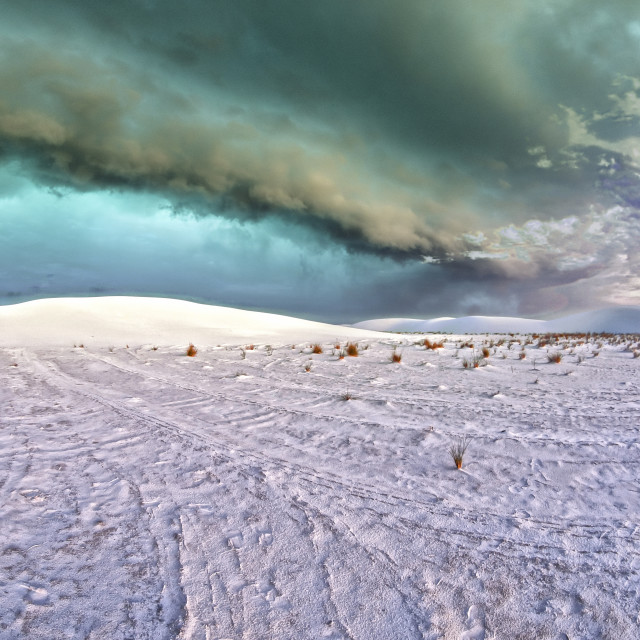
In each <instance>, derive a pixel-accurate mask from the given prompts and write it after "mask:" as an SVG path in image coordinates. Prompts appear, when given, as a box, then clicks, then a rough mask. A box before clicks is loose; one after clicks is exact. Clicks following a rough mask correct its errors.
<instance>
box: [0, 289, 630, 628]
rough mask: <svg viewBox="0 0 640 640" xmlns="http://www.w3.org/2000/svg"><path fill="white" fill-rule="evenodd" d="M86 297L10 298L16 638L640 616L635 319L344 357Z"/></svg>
mask: <svg viewBox="0 0 640 640" xmlns="http://www.w3.org/2000/svg"><path fill="white" fill-rule="evenodd" d="M101 305H105V306H104V307H101ZM185 305H186V306H185ZM81 307H83V305H82V304H80V303H78V302H77V301H66V300H65V301H46V302H44V301H43V302H39V303H28V304H27V305H16V306H15V307H11V308H4V309H0V311H1V313H0V323H1V324H0V329H1V336H2V337H1V344H2V346H1V347H0V403H1V404H0V406H1V407H2V411H1V412H0V530H1V532H2V535H1V536H0V638H2V639H3V640H4V639H12V640H13V639H18V638H29V639H45V638H46V639H47V640H50V639H52V638H55V639H58V638H74V639H76V638H77V639H80V638H90V639H103V638H108V639H109V640H111V639H124V638H135V639H138V638H153V639H154V640H156V639H158V640H162V639H164V638H189V639H203V640H206V639H216V640H222V639H225V638H227V639H230V638H234V639H235V638H244V639H247V640H250V639H256V640H258V639H260V640H264V639H268V638H278V639H280V638H287V639H291V640H293V639H295V640H301V639H314V640H316V639H335V640H337V639H338V638H348V639H351V640H378V639H398V640H400V639H403V640H404V639H407V638H426V639H429V640H436V639H437V638H446V639H449V638H455V639H465V640H471V639H475V640H479V639H483V638H484V639H486V640H489V639H490V638H497V639H504V638H508V639H511V638H519V639H521V640H526V639H531V640H533V639H538V638H552V639H556V638H615V639H616V640H632V639H637V638H638V637H640V618H639V612H640V588H639V585H640V554H639V553H638V549H639V548H640V547H639V545H640V517H639V514H640V476H639V473H638V472H639V468H640V440H639V438H638V427H639V420H638V416H639V415H640V392H639V389H640V386H639V383H640V375H639V372H640V358H634V357H633V352H632V350H630V349H633V348H634V347H635V345H636V344H637V340H638V338H636V341H635V342H634V343H633V344H631V343H630V342H625V343H616V342H614V341H611V342H609V343H604V344H603V345H602V346H601V347H599V346H598V345H597V343H595V342H592V343H587V344H582V345H579V344H576V345H575V346H573V347H572V346H571V345H570V344H567V345H566V346H562V345H555V346H554V347H553V349H554V350H555V349H561V350H562V353H563V354H564V355H563V360H562V362H561V363H560V364H552V363H549V362H548V361H547V358H546V351H547V347H543V348H540V347H538V346H536V345H535V344H533V345H526V346H525V354H526V359H524V360H520V359H519V356H518V354H519V353H520V350H521V345H517V344H512V345H511V347H509V343H508V341H507V342H505V343H504V344H502V345H494V346H493V347H491V348H490V349H491V351H492V354H491V355H490V357H489V360H488V364H487V366H484V367H480V368H478V369H473V368H472V369H464V368H463V367H462V358H464V357H466V358H471V357H472V356H473V350H472V349H471V348H464V349H459V345H460V342H461V341H462V340H463V339H464V340H465V341H466V340H469V339H470V338H469V336H464V338H462V337H461V338H460V339H458V338H456V337H453V336H449V337H448V338H447V342H446V343H445V345H444V348H443V349H440V350H437V351H426V350H425V349H424V347H419V346H416V345H414V344H413V341H414V339H415V338H414V337H413V336H412V337H411V338H408V337H402V336H387V335H384V334H376V335H375V337H370V336H369V337H365V336H364V334H363V332H360V338H359V344H360V347H361V348H362V347H364V346H368V348H367V349H366V350H364V349H361V352H360V355H359V356H358V357H356V358H349V357H347V358H344V359H342V360H341V359H339V358H338V355H337V354H332V352H331V351H332V344H331V343H332V342H333V340H334V334H335V335H337V334H340V335H343V336H345V335H346V333H348V332H346V333H345V330H344V328H342V327H328V326H327V325H317V324H314V323H305V322H303V321H293V320H292V319H278V318H277V317H274V316H268V315H264V314H248V313H246V314H245V313H243V312H234V311H230V310H217V309H207V308H206V307H205V308H199V310H196V307H198V306H197V305H196V306H190V305H188V303H181V302H175V303H174V302H172V301H166V300H162V301H151V300H144V301H139V300H138V301H137V300H135V299H133V300H127V299H120V300H114V299H111V300H110V301H109V300H106V301H102V302H96V303H95V304H94V303H92V304H91V305H89V307H91V308H89V309H87V306H86V303H85V305H84V308H81ZM105 310H106V311H108V314H107V316H106V317H105ZM172 310H175V311H177V312H179V313H173V311H172ZM187 310H190V311H189V313H188V314H187V313H185V312H186V311H187ZM225 314H226V315H225ZM38 318H39V320H38ZM130 318H134V319H133V320H131V319H130ZM70 322H71V324H70ZM280 327H282V328H280ZM92 332H93V333H92ZM307 332H308V333H307ZM323 332H324V333H323ZM305 333H307V335H306V336H305V340H308V341H309V342H306V341H305V342H301V339H300V337H299V336H302V335H303V334H305ZM352 335H353V334H352ZM292 336H296V339H295V342H296V345H295V348H294V349H292V348H291V343H292V342H293V341H294V339H293V338H292ZM322 336H325V337H324V338H323V337H322ZM135 337H137V338H139V339H138V341H137V342H136V341H135V340H134V338H135ZM233 338H236V344H238V345H239V346H235V347H231V346H227V347H219V348H218V347H216V345H217V344H224V343H226V342H229V341H232V340H233ZM316 339H321V340H322V343H323V346H324V347H325V352H324V353H322V354H316V355H312V354H311V353H310V349H309V348H308V347H309V345H310V343H311V341H312V340H316ZM189 340H192V341H193V342H194V343H195V344H196V346H198V348H199V352H198V354H197V356H196V357H194V358H189V357H186V356H185V355H184V349H185V347H186V345H187V343H188V341H189ZM473 340H474V349H475V352H476V354H477V353H478V349H479V348H480V346H481V342H480V341H481V340H482V337H474V338H473ZM80 341H84V342H85V343H86V348H74V347H73V346H72V345H73V342H76V343H79V342H80ZM249 342H252V343H254V344H255V346H256V348H255V349H254V350H245V351H244V357H243V352H242V351H241V349H240V346H246V345H247V344H248V343H249ZM267 342H268V343H269V344H272V345H273V346H274V348H273V351H271V350H268V349H266V348H265V346H264V345H265V343H267ZM154 343H158V346H159V348H158V349H157V350H153V349H152V346H153V344H154ZM126 344H129V348H126ZM343 344H344V342H343ZM109 345H111V346H112V350H110V349H109ZM396 345H399V349H398V351H399V353H401V354H402V362H401V364H392V363H391V362H390V358H389V357H390V355H391V353H392V350H393V348H394V346H396ZM494 349H495V353H493V351H494ZM596 353H597V354H598V355H596ZM534 360H535V368H534V366H533V364H534ZM309 363H310V364H311V369H310V371H309V372H307V371H305V368H306V365H307V364H309ZM347 391H349V392H350V393H351V394H352V395H353V398H352V399H350V400H348V401H347V400H345V399H343V397H342V396H343V394H345V393H346V392H347ZM461 435H468V436H469V437H470V438H471V444H470V446H469V449H468V451H467V453H466V456H465V459H464V464H463V468H462V470H461V471H457V470H455V468H454V466H453V463H452V460H451V458H450V457H449V454H448V449H449V446H450V444H451V442H452V440H453V439H454V438H456V437H457V436H461Z"/></svg>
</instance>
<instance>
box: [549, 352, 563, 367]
mask: <svg viewBox="0 0 640 640" xmlns="http://www.w3.org/2000/svg"><path fill="white" fill-rule="evenodd" d="M547 360H548V361H549V362H555V363H556V364H560V363H561V362H562V354H561V353H560V352H559V351H549V353H547Z"/></svg>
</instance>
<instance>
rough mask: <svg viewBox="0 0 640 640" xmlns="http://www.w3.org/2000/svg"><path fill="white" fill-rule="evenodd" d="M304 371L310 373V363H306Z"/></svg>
mask: <svg viewBox="0 0 640 640" xmlns="http://www.w3.org/2000/svg"><path fill="white" fill-rule="evenodd" d="M304 370H305V371H306V372H307V373H309V371H311V363H310V362H307V364H305V365H304Z"/></svg>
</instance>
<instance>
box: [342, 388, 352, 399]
mask: <svg viewBox="0 0 640 640" xmlns="http://www.w3.org/2000/svg"><path fill="white" fill-rule="evenodd" d="M340 398H341V399H342V400H344V401H345V402H346V401H347V400H351V399H352V398H353V394H352V393H351V392H350V391H349V390H348V389H347V391H345V392H344V393H343V394H342V395H341V396H340Z"/></svg>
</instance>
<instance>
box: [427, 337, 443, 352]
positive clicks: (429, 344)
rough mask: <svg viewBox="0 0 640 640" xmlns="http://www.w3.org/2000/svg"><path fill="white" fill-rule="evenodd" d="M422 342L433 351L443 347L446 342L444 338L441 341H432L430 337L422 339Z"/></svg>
mask: <svg viewBox="0 0 640 640" xmlns="http://www.w3.org/2000/svg"><path fill="white" fill-rule="evenodd" d="M422 344H423V345H424V348H425V349H427V350H428V349H431V351H435V350H436V349H442V348H443V347H444V342H442V340H441V341H440V342H437V341H435V340H434V341H433V342H431V340H429V338H425V339H424V340H423V341H422Z"/></svg>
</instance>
